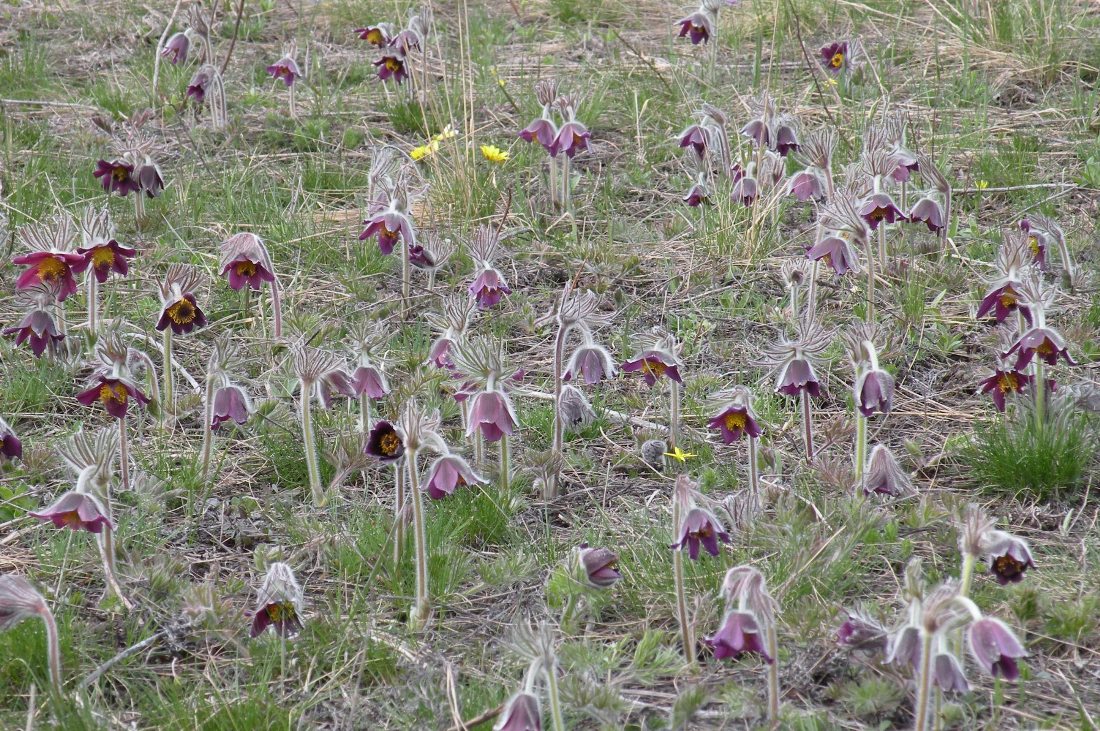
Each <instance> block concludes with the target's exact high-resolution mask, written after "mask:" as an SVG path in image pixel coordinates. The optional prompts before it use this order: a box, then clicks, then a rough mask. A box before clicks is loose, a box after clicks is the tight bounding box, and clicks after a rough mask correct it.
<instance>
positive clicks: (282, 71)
mask: <svg viewBox="0 0 1100 731" xmlns="http://www.w3.org/2000/svg"><path fill="white" fill-rule="evenodd" d="M267 73H269V74H271V77H272V78H274V79H282V80H283V83H284V84H286V85H287V86H288V87H290V86H293V85H294V82H296V81H298V80H299V79H301V78H303V76H302V72H301V70H300V69H299V68H298V62H297V61H295V60H294V58H293V57H292V56H290V54H287V55H286V56H283V57H282V58H280V59H279V60H278V61H276V62H275V63H273V64H271V65H270V66H268V67H267Z"/></svg>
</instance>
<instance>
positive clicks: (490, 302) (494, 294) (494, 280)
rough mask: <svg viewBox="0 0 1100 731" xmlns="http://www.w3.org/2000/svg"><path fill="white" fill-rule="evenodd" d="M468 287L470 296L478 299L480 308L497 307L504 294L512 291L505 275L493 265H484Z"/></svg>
mask: <svg viewBox="0 0 1100 731" xmlns="http://www.w3.org/2000/svg"><path fill="white" fill-rule="evenodd" d="M468 289H469V292H470V296H471V297H473V298H474V299H475V300H477V308H478V309H479V310H487V309H489V308H490V307H495V306H496V305H498V304H500V300H501V298H502V297H503V296H504V295H506V294H511V293H512V288H511V287H509V286H508V283H507V282H506V281H504V275H503V274H501V273H500V272H499V271H498V270H497V269H495V268H494V267H491V266H483V267H482V268H481V271H479V272H478V274H477V277H475V278H474V281H473V282H471V283H470V286H469V288H468Z"/></svg>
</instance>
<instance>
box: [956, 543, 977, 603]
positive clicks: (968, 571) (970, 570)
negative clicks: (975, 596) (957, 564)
mask: <svg viewBox="0 0 1100 731" xmlns="http://www.w3.org/2000/svg"><path fill="white" fill-rule="evenodd" d="M976 562H977V557H976V556H974V555H973V554H972V553H969V552H967V553H964V554H963V564H962V571H960V572H959V596H961V597H963V598H966V597H968V596H969V595H970V580H971V578H973V576H974V564H975V563H976Z"/></svg>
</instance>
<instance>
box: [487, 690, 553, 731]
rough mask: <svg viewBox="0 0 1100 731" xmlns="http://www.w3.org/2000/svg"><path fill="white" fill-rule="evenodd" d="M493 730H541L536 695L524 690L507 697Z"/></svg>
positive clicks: (540, 712)
mask: <svg viewBox="0 0 1100 731" xmlns="http://www.w3.org/2000/svg"><path fill="white" fill-rule="evenodd" d="M493 731H542V709H540V708H539V698H538V696H537V695H535V694H534V693H532V692H530V691H529V690H525V691H523V692H520V693H516V694H515V695H514V696H512V697H511V698H509V699H508V703H506V704H505V706H504V710H503V711H502V712H501V714H500V719H499V720H498V721H497V722H496V725H495V726H493Z"/></svg>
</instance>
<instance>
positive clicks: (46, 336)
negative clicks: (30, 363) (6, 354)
mask: <svg viewBox="0 0 1100 731" xmlns="http://www.w3.org/2000/svg"><path fill="white" fill-rule="evenodd" d="M4 335H14V336H15V344H16V345H22V344H23V343H24V342H28V343H30V346H31V352H32V353H34V355H35V357H36V358H40V357H42V353H44V352H46V348H51V349H53V348H55V347H56V346H57V345H58V344H59V343H60V342H61V341H62V340H64V339H65V336H64V335H62V334H61V333H60V332H59V331H58V329H57V324H56V323H55V322H54V319H53V315H52V314H50V312H49V311H48V310H44V309H39V308H35V309H33V310H31V311H30V312H28V313H27V314H26V315H24V316H23V319H22V320H20V321H19V324H18V325H16V326H14V327H9V328H5V329H4Z"/></svg>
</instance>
